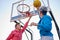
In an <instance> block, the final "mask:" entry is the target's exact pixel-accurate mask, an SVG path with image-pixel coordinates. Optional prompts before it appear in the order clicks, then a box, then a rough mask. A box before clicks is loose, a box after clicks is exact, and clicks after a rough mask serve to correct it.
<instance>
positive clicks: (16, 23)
mask: <svg viewBox="0 0 60 40" xmlns="http://www.w3.org/2000/svg"><path fill="white" fill-rule="evenodd" d="M19 24H20V23H16V24H15V28H16V27H17V25H19ZM21 27H23V26H22V25H21Z"/></svg>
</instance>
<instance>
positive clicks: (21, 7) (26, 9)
mask: <svg viewBox="0 0 60 40" xmlns="http://www.w3.org/2000/svg"><path fill="white" fill-rule="evenodd" d="M17 11H18V12H20V13H26V12H29V11H30V6H29V5H27V4H19V5H18V6H17Z"/></svg>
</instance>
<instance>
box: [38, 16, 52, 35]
mask: <svg viewBox="0 0 60 40" xmlns="http://www.w3.org/2000/svg"><path fill="white" fill-rule="evenodd" d="M51 21H52V19H51V17H50V16H48V15H44V16H43V17H42V18H40V21H39V23H38V27H37V28H38V30H39V31H40V36H53V34H52V33H51V29H52V23H51Z"/></svg>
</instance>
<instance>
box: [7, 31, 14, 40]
mask: <svg viewBox="0 0 60 40" xmlns="http://www.w3.org/2000/svg"><path fill="white" fill-rule="evenodd" d="M13 35H14V34H13V31H12V32H11V33H10V35H9V36H8V37H7V39H6V40H10V39H12V37H13Z"/></svg>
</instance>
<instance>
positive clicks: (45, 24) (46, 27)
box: [38, 19, 52, 31]
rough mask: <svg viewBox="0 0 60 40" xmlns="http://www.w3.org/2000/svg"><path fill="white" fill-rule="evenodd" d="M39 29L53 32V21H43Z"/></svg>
mask: <svg viewBox="0 0 60 40" xmlns="http://www.w3.org/2000/svg"><path fill="white" fill-rule="evenodd" d="M38 26H40V27H38V29H40V28H41V29H43V30H45V31H51V29H52V23H51V20H49V19H45V20H42V23H41V24H38Z"/></svg>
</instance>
